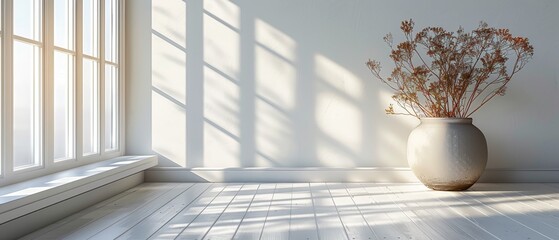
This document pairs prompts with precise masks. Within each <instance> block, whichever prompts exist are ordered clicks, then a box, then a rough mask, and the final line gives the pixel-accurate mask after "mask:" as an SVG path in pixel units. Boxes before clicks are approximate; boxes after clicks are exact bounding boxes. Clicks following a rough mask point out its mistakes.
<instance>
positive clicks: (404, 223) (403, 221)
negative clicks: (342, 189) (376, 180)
mask: <svg viewBox="0 0 559 240" xmlns="http://www.w3.org/2000/svg"><path fill="white" fill-rule="evenodd" d="M360 185H361V186H362V187H363V188H364V190H365V193H366V194H367V196H368V197H369V198H371V200H372V201H373V203H374V205H375V207H372V208H373V210H377V209H378V208H379V207H380V210H379V211H384V212H385V213H386V215H388V217H389V218H390V220H391V221H390V222H389V225H390V227H393V228H396V230H394V231H396V232H397V233H398V234H396V236H394V237H395V238H396V239H399V238H398V237H400V239H402V238H403V239H429V237H428V236H427V235H426V234H425V233H424V232H423V230H421V229H420V228H419V226H418V225H417V224H416V223H415V222H414V220H413V219H412V218H410V216H412V217H414V216H415V215H414V214H412V213H409V212H406V211H403V210H402V207H401V205H399V204H398V203H395V202H394V200H393V197H392V193H391V192H390V191H388V189H387V188H386V185H384V184H380V185H379V184H360ZM417 220H418V219H416V221H417ZM385 225H386V224H385ZM400 235H402V236H400ZM388 236H391V235H388ZM383 237H384V236H383Z"/></svg>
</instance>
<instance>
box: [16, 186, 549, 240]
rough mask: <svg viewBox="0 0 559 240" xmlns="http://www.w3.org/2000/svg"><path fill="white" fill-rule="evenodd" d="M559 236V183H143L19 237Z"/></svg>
mask: <svg viewBox="0 0 559 240" xmlns="http://www.w3.org/2000/svg"><path fill="white" fill-rule="evenodd" d="M89 238H91V239H103V240H106V239H114V238H118V239H175V238H177V239H335V240H338V239H506V240H510V239H559V184H477V185H475V186H474V187H473V189H471V190H469V191H466V192H436V191H431V190H428V189H426V188H425V187H423V186H422V185H419V184H359V183H351V184H344V183H328V184H325V183H310V184H309V183H280V184H273V183H266V184H253V183H251V184H235V183H229V184H220V183H213V184H211V183H196V184H192V183H145V184H142V185H140V186H138V187H136V188H133V189H130V190H129V191H126V192H123V193H121V194H119V195H117V196H115V197H113V198H111V199H108V200H106V201H104V202H101V203H99V204H97V205H94V206H92V207H90V208H87V209H84V210H83V211H81V212H79V213H77V214H74V215H72V216H70V217H68V218H66V219H63V220H61V221H59V222H56V223H54V224H52V225H50V226H48V227H46V228H44V229H41V230H39V231H37V232H35V233H32V234H30V235H28V236H26V237H25V238H24V239H89Z"/></svg>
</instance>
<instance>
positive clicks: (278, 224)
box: [260, 183, 293, 239]
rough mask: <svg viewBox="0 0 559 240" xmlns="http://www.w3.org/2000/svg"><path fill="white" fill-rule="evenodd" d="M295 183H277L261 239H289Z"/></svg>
mask: <svg viewBox="0 0 559 240" xmlns="http://www.w3.org/2000/svg"><path fill="white" fill-rule="evenodd" d="M292 189H293V184H291V183H283V184H278V185H276V189H275V191H274V196H273V199H272V202H271V204H270V209H269V210H268V216H267V217H266V220H265V222H264V228H263V229H262V234H261V236H260V239H289V227H290V226H289V221H290V219H291V191H292Z"/></svg>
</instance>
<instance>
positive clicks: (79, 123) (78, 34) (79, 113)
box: [74, 0, 83, 160]
mask: <svg viewBox="0 0 559 240" xmlns="http://www.w3.org/2000/svg"><path fill="white" fill-rule="evenodd" d="M75 16H76V24H75V38H76V41H75V49H76V62H75V65H76V66H75V67H76V68H75V69H76V73H75V74H76V75H75V81H76V82H75V83H76V85H75V91H76V92H75V93H76V95H75V103H76V104H75V106H74V107H75V109H74V110H75V121H76V128H75V137H76V138H75V141H74V144H75V150H76V152H75V155H76V159H77V160H81V159H83V107H82V105H83V88H82V87H83V86H82V82H83V0H76V15H75Z"/></svg>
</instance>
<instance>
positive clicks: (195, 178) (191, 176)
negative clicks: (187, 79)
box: [145, 167, 559, 183]
mask: <svg viewBox="0 0 559 240" xmlns="http://www.w3.org/2000/svg"><path fill="white" fill-rule="evenodd" d="M145 180H146V182H378V183H387V182H396V183H400V182H402V183H408V182H418V180H417V178H416V177H415V176H414V175H413V172H412V171H411V170H410V169H409V168H164V167H156V168H151V169H148V170H146V172H145ZM480 182H509V183H518V182H559V169H486V170H485V172H484V174H483V175H482V177H481V179H480Z"/></svg>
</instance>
